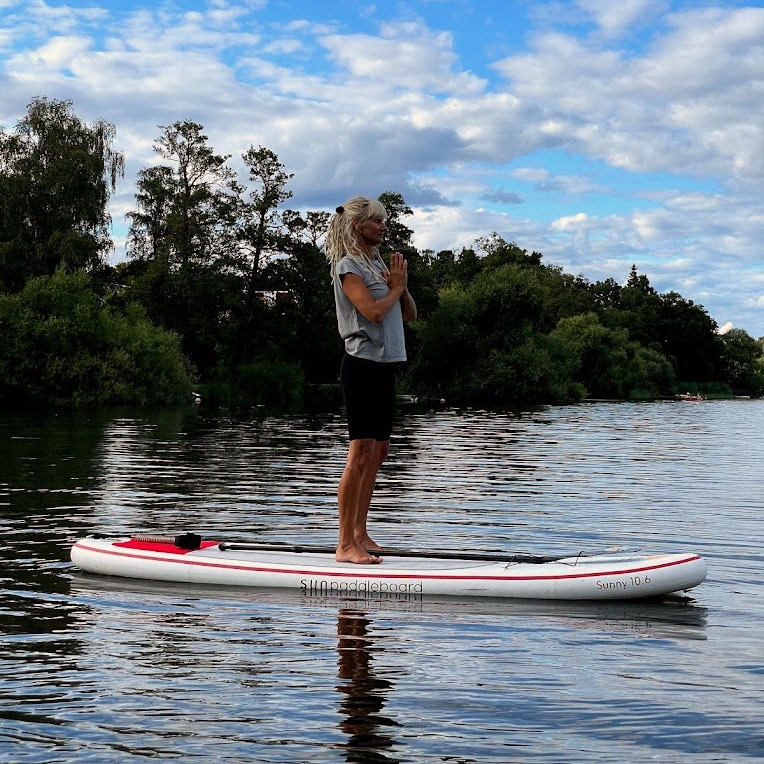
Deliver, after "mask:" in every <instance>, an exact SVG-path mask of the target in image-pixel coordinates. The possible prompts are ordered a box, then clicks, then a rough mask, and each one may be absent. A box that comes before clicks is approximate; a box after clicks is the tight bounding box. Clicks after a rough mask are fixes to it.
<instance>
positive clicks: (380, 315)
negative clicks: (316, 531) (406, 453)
mask: <svg viewBox="0 0 764 764" xmlns="http://www.w3.org/2000/svg"><path fill="white" fill-rule="evenodd" d="M386 219H387V211H386V210H385V208H384V206H383V205H382V204H381V203H380V202H379V201H376V200H373V199H366V198H364V197H361V196H357V197H354V198H353V199H349V200H348V201H347V202H345V203H344V204H343V205H341V206H340V207H337V210H336V214H335V215H334V216H333V217H332V219H331V221H330V223H329V231H328V233H327V237H326V258H327V260H328V261H329V265H330V266H331V273H332V283H333V284H334V302H335V306H336V310H337V326H338V329H339V333H340V337H342V340H343V341H344V343H345V355H344V356H343V359H342V365H341V367H340V383H341V385H342V391H343V393H344V396H345V408H346V411H347V419H348V431H349V434H350V447H349V449H348V456H347V461H346V463H345V469H344V471H343V473H342V478H341V479H340V484H339V488H338V491H337V498H338V504H339V515H340V521H339V526H340V527H339V542H338V544H337V555H336V556H337V561H338V562H354V563H360V564H371V563H378V562H381V558H379V557H376V556H374V555H372V554H369V551H368V550H372V551H373V550H375V549H381V547H380V546H379V545H378V544H377V543H376V542H375V541H373V539H372V538H371V537H370V536H369V534H368V532H367V530H366V519H367V516H368V513H369V505H370V504H371V497H372V494H373V493H374V485H375V483H376V479H377V473H378V471H379V468H380V466H381V465H382V462H384V460H385V457H386V456H387V454H388V451H389V450H390V435H391V433H392V429H393V411H394V407H395V369H396V365H397V364H398V363H400V362H402V361H405V360H406V343H405V339H404V336H403V322H404V321H412V320H413V319H415V318H416V303H415V302H414V299H413V298H412V297H411V294H410V293H409V291H408V264H407V262H406V260H404V258H403V255H401V254H399V253H398V252H393V254H392V255H391V256H390V267H389V268H388V267H387V266H386V265H385V264H384V262H383V261H382V258H381V257H380V254H379V245H380V244H381V243H382V240H383V239H384V236H385V230H386V229H385V220H386Z"/></svg>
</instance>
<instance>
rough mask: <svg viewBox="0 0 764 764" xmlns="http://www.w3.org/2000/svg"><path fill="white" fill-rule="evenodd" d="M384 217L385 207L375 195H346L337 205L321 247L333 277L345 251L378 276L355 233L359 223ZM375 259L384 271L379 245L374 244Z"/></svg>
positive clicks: (385, 216) (385, 269) (385, 267)
mask: <svg viewBox="0 0 764 764" xmlns="http://www.w3.org/2000/svg"><path fill="white" fill-rule="evenodd" d="M372 218H374V219H376V220H386V219H387V210H386V209H385V207H384V205H383V204H382V202H380V201H377V200H376V199H367V198H366V197H365V196H354V197H353V198H352V199H348V200H347V201H346V202H345V203H344V204H342V205H340V206H339V207H337V209H336V211H335V214H334V215H333V216H332V219H331V220H330V221H329V230H328V231H327V233H326V243H325V244H324V251H325V253H326V259H327V261H328V262H329V266H330V268H331V272H332V278H334V269H335V268H336V267H337V263H338V262H339V261H340V260H342V258H343V257H345V255H350V256H351V257H355V258H357V259H358V260H360V261H361V263H362V264H363V266H364V268H365V269H367V270H368V271H369V273H371V274H373V275H374V276H375V277H376V278H379V279H381V276H380V275H379V273H378V271H377V270H376V268H374V267H373V266H372V258H370V257H369V256H368V255H367V254H366V253H365V252H364V250H363V247H362V246H361V243H360V239H359V236H358V229H357V227H356V226H357V225H358V223H361V222H363V221H364V220H370V219H372ZM373 259H374V260H376V261H377V262H379V263H381V264H382V268H383V270H384V272H385V273H387V266H386V265H385V264H384V262H383V260H382V258H381V257H380V255H379V248H378V247H374V258H373Z"/></svg>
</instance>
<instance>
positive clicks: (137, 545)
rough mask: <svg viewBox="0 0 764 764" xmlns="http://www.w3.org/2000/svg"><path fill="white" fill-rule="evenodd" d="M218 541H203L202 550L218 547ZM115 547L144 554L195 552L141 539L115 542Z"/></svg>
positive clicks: (173, 545)
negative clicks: (135, 550) (139, 551)
mask: <svg viewBox="0 0 764 764" xmlns="http://www.w3.org/2000/svg"><path fill="white" fill-rule="evenodd" d="M218 543H219V542H217V541H202V544H201V546H200V547H199V548H200V549H207V547H211V546H217V545H218ZM114 546H118V547H121V548H123V549H140V550H141V551H142V552H160V553H162V554H188V553H189V552H193V551H194V550H193V549H183V548H182V547H179V546H175V544H168V543H166V542H161V541H141V540H140V539H130V540H129V541H115V542H114Z"/></svg>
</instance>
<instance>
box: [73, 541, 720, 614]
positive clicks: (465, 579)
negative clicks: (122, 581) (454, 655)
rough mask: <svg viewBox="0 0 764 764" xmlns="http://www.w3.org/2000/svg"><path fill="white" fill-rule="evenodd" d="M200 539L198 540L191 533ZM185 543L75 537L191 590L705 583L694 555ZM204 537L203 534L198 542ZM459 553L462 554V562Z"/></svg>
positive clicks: (463, 590)
mask: <svg viewBox="0 0 764 764" xmlns="http://www.w3.org/2000/svg"><path fill="white" fill-rule="evenodd" d="M192 537H193V536H192ZM186 538H188V536H183V537H178V539H179V540H180V542H179V543H180V545H178V544H176V543H175V540H173V539H163V538H157V537H140V536H139V537H134V538H111V539H108V538H98V537H88V538H84V539H81V540H79V541H77V542H76V543H75V544H74V546H73V547H72V550H71V559H72V562H73V563H74V564H75V565H76V566H77V567H78V568H80V569H81V570H83V571H86V572H88V573H95V574H100V575H108V576H120V577H124V578H135V579H145V580H152V581H173V582H178V583H187V584H204V585H208V584H209V585H222V586H250V587H269V588H281V587H288V588H292V589H297V590H299V591H301V592H303V593H304V594H306V595H308V596H322V597H323V596H339V597H349V598H360V599H374V598H377V597H385V598H389V597H395V598H400V599H412V598H421V597H426V596H428V595H455V596H462V597H508V598H520V599H549V600H620V599H637V598H645V597H656V596H659V595H664V594H671V593H675V592H681V591H686V590H688V589H691V588H692V587H694V586H697V585H698V584H700V583H701V582H702V581H703V580H704V579H705V577H706V564H705V561H704V560H703V558H702V557H701V556H700V555H698V554H695V553H692V552H683V553H668V554H633V553H617V554H595V555H584V554H580V555H575V556H569V557H560V558H554V557H548V558H547V557H535V556H532V555H523V554H518V555H501V554H499V553H484V554H483V553H472V552H470V553H467V552H441V553H437V552H433V553H431V555H428V553H427V552H419V551H414V550H397V551H396V550H391V552H390V553H388V552H382V553H381V555H382V556H383V562H382V563H381V564H373V565H355V564H352V563H338V562H336V560H335V559H334V553H333V550H331V549H330V548H326V547H311V546H290V545H286V544H272V545H269V544H246V543H233V542H231V543H221V542H217V541H201V540H199V542H197V543H196V544H192V546H197V547H199V548H191V549H188V548H185V547H186V546H187V544H186V543H185V542H184V541H183V539H186ZM193 538H196V539H199V537H193ZM460 555H461V556H460Z"/></svg>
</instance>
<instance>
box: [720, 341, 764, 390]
mask: <svg viewBox="0 0 764 764" xmlns="http://www.w3.org/2000/svg"><path fill="white" fill-rule="evenodd" d="M720 340H721V343H722V346H723V348H724V349H723V351H722V358H721V365H722V368H723V369H724V376H725V379H726V380H727V381H728V382H729V385H730V386H731V387H732V389H733V390H734V391H735V392H736V393H738V394H742V395H752V396H755V397H760V396H762V395H764V348H763V347H762V342H761V340H755V339H754V338H753V337H751V335H750V334H748V333H747V332H745V331H744V330H742V329H731V330H730V331H728V332H727V333H726V334H724V335H722V336H721V338H720Z"/></svg>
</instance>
